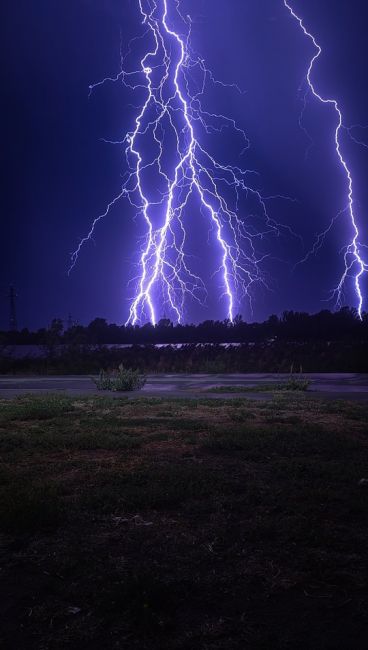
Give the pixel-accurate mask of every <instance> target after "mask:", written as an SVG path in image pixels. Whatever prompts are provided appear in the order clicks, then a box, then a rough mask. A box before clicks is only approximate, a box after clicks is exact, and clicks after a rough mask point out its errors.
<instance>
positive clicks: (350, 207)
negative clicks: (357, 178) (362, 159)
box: [283, 0, 368, 319]
mask: <svg viewBox="0 0 368 650" xmlns="http://www.w3.org/2000/svg"><path fill="white" fill-rule="evenodd" d="M283 2H284V5H285V7H286V8H287V9H288V11H289V12H290V14H291V16H292V17H293V19H294V20H296V21H297V23H298V24H299V26H300V28H301V30H302V32H303V33H304V35H305V36H306V37H307V38H308V39H309V40H310V41H311V42H312V43H313V46H314V48H315V54H314V56H313V57H312V59H311V61H310V63H309V66H308V71H307V75H306V80H307V84H308V87H309V89H310V91H311V93H312V95H313V96H314V97H315V98H316V99H317V100H318V101H319V102H320V103H322V104H324V105H328V106H332V108H333V109H334V111H335V114H336V118H337V125H336V129H335V137H334V143H335V150H336V154H337V158H338V161H339V164H340V165H341V167H342V169H343V172H344V174H345V177H346V184H347V203H346V208H345V209H343V210H342V211H341V212H340V213H339V214H338V215H337V216H336V217H335V218H334V219H332V220H331V223H330V225H329V226H328V228H327V229H326V230H325V231H324V232H323V233H321V234H320V235H318V238H317V240H316V242H315V244H314V246H313V249H312V251H311V252H310V253H308V255H307V256H306V257H305V260H306V259H308V257H309V256H310V255H311V254H314V253H315V252H316V251H318V250H319V248H320V247H321V245H322V243H323V240H324V238H325V236H326V235H327V233H328V232H329V231H330V229H331V228H332V226H333V224H334V222H335V221H336V218H337V217H338V216H340V215H341V214H344V213H345V212H347V213H348V215H349V220H350V224H351V229H352V238H351V241H350V242H349V243H348V244H347V245H346V246H345V247H344V249H343V250H344V255H343V257H344V271H343V273H342V276H341V278H340V281H339V283H338V285H337V287H336V288H335V289H334V291H333V294H334V295H335V296H336V299H337V305H341V299H342V294H343V291H344V287H345V284H346V281H347V279H348V278H349V277H351V276H352V277H353V281H354V287H355V293H356V297H357V311H358V314H359V318H360V319H362V311H363V294H362V288H361V280H362V276H363V275H364V273H366V272H367V270H368V264H367V263H366V262H365V261H364V259H363V257H362V253H361V248H362V247H363V248H364V245H362V244H361V243H360V242H359V228H358V221H357V217H356V212H355V202H354V183H353V176H352V172H351V169H350V167H349V165H348V163H347V160H346V158H345V157H344V154H343V152H342V145H341V135H342V132H343V131H344V130H345V129H346V127H345V126H344V120H343V114H342V111H341V109H340V106H339V103H338V101H337V100H336V99H330V98H326V97H323V96H322V95H321V94H320V93H319V92H318V91H317V89H316V87H315V85H314V83H313V81H312V75H313V70H314V67H315V64H316V63H317V61H318V59H319V58H320V56H321V54H322V48H321V46H320V45H319V43H318V42H317V40H316V38H315V37H314V36H313V34H311V33H310V32H309V31H308V30H307V28H306V27H305V24H304V21H303V19H302V18H301V17H300V16H299V15H298V14H297V13H296V12H295V11H294V9H293V8H292V6H291V5H290V3H289V0H283ZM304 101H305V100H304ZM304 108H305V104H304ZM351 128H352V127H351ZM347 130H348V131H349V129H347ZM350 131H351V129H350ZM350 135H351V132H350ZM305 260H304V261H305Z"/></svg>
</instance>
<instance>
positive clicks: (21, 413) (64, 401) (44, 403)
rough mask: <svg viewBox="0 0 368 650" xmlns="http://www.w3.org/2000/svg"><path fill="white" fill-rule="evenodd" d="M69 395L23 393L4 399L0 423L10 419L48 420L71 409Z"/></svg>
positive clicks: (71, 404)
mask: <svg viewBox="0 0 368 650" xmlns="http://www.w3.org/2000/svg"><path fill="white" fill-rule="evenodd" d="M73 409H74V406H73V400H72V398H70V397H66V396H64V395H59V394H55V393H50V394H44V395H39V396H38V395H33V394H31V393H30V394H29V395H24V396H22V397H16V398H15V399H14V400H9V401H5V402H3V404H2V407H1V409H0V425H1V423H3V422H4V423H5V422H9V421H12V420H23V421H25V420H49V419H52V418H55V417H57V416H58V415H63V414H65V413H69V412H70V411H73Z"/></svg>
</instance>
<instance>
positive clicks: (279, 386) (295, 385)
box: [206, 378, 310, 394]
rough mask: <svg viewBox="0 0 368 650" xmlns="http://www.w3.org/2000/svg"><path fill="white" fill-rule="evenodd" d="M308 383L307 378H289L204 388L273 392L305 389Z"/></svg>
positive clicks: (222, 390)
mask: <svg viewBox="0 0 368 650" xmlns="http://www.w3.org/2000/svg"><path fill="white" fill-rule="evenodd" d="M309 385H310V381H309V380H308V379H295V378H290V379H288V380H287V381H282V382H277V383H276V382H275V383H272V384H258V385H256V386H244V385H240V386H232V385H229V386H214V387H213V388H208V389H206V393H229V394H230V393H274V392H282V391H303V392H304V391H306V390H308V387H309Z"/></svg>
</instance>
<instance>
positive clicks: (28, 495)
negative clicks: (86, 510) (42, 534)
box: [0, 482, 64, 534]
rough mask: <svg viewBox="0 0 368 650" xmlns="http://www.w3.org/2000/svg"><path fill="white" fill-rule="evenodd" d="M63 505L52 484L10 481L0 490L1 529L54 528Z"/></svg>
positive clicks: (58, 522) (61, 513)
mask: <svg viewBox="0 0 368 650" xmlns="http://www.w3.org/2000/svg"><path fill="white" fill-rule="evenodd" d="M63 515H64V507H63V504H62V501H61V498H60V496H59V493H58V491H57V489H56V488H55V486H54V485H53V484H51V483H45V484H32V483H28V484H26V483H24V484H23V483H22V482H20V483H17V482H14V483H11V484H10V485H7V486H6V487H3V488H2V489H1V490H0V529H1V530H2V531H5V532H12V533H18V534H19V533H29V532H33V533H34V532H35V531H40V530H47V529H53V528H55V527H57V526H58V525H59V524H60V523H61V521H62V518H63Z"/></svg>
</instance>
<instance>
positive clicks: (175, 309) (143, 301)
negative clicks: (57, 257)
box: [70, 0, 359, 324]
mask: <svg viewBox="0 0 368 650" xmlns="http://www.w3.org/2000/svg"><path fill="white" fill-rule="evenodd" d="M137 1H138V6H139V10H140V14H141V20H142V25H143V28H144V33H143V35H142V36H141V37H138V38H137V39H134V41H136V40H138V39H141V40H142V42H143V43H146V44H147V49H146V51H145V54H144V56H143V57H142V58H141V60H140V66H139V68H138V69H137V70H132V71H127V70H126V69H125V68H126V65H125V63H126V57H124V56H122V57H121V69H120V71H119V73H118V74H117V75H116V77H107V78H105V79H103V80H102V81H100V82H99V83H97V84H94V85H92V86H91V87H90V92H92V91H93V90H95V88H96V87H97V86H101V85H103V84H104V83H107V82H119V81H120V82H122V83H123V84H124V86H125V87H127V88H129V89H130V90H132V91H136V92H137V93H139V95H140V96H142V95H144V99H143V101H142V103H141V105H140V108H139V109H138V113H137V116H136V118H135V122H134V126H133V128H132V129H131V130H130V131H129V132H128V133H127V134H126V136H125V137H124V138H123V139H122V140H121V142H118V143H117V144H122V145H124V147H125V154H126V160H127V165H128V172H127V174H126V176H125V178H124V182H123V186H122V188H121V191H120V192H119V194H118V195H117V196H116V197H115V198H114V199H113V200H112V201H111V202H110V203H109V204H108V206H107V208H106V210H105V211H104V213H103V214H101V215H99V216H98V217H97V218H96V219H95V220H94V221H93V223H92V225H91V228H90V230H89V232H88V234H87V235H86V237H84V238H83V239H82V240H81V242H80V244H79V246H78V248H77V249H76V251H75V252H74V253H73V254H72V257H71V267H70V270H71V269H72V268H73V267H74V266H75V264H76V262H77V260H78V257H79V254H80V252H81V249H82V247H83V246H84V244H85V243H86V242H87V241H89V240H90V239H91V238H92V236H93V234H94V231H95V228H96V226H97V224H98V223H99V221H101V220H102V219H103V218H104V217H106V216H107V215H108V214H109V212H110V210H111V208H112V207H113V206H114V205H115V204H116V203H117V202H118V201H119V200H120V199H122V198H123V197H125V198H127V199H128V200H129V201H130V203H131V204H132V205H133V206H134V207H135V208H136V209H137V211H138V214H140V215H141V217H142V219H143V222H144V224H145V228H146V235H145V239H144V243H143V245H142V248H141V251H140V257H139V262H138V269H139V270H138V273H137V277H136V279H135V285H136V289H135V294H134V298H133V300H132V302H131V305H130V310H129V316H128V319H127V323H131V324H136V323H138V322H141V321H143V320H147V319H148V320H149V321H151V322H152V323H153V324H155V323H156V322H157V320H158V316H159V312H160V311H162V310H163V308H164V306H165V309H166V308H167V309H168V310H169V312H170V316H171V317H172V318H173V319H174V320H176V321H178V322H180V321H181V320H182V319H183V314H184V309H185V300H186V298H188V297H189V298H190V299H194V300H197V301H199V302H202V303H203V301H204V300H205V298H206V287H205V283H204V281H203V279H202V277H201V276H200V274H199V273H198V272H197V271H194V270H193V268H192V265H191V259H190V255H188V253H187V250H186V243H187V238H188V233H189V232H190V229H191V228H192V227H193V220H194V219H196V218H197V217H198V216H200V215H203V216H204V217H206V218H207V219H208V224H209V231H210V232H209V235H210V236H211V238H212V240H213V242H214V254H215V255H216V256H217V258H218V264H217V271H216V277H218V278H220V280H219V284H220V297H221V298H224V299H225V301H226V315H227V318H228V319H229V320H230V321H231V322H232V321H233V318H234V314H235V313H236V312H235V309H236V305H237V302H238V300H239V299H240V298H241V297H244V296H247V297H248V299H249V300H250V301H251V288H252V285H254V283H263V284H265V279H264V275H263V273H262V271H261V266H262V264H261V263H262V261H263V259H264V257H266V255H265V254H264V253H258V252H257V249H256V240H260V239H262V238H264V237H265V235H267V234H276V235H279V234H280V232H281V231H282V230H283V229H284V228H285V229H286V230H288V231H289V232H291V231H290V229H289V228H287V227H285V226H280V225H279V224H277V223H276V222H275V221H274V220H273V219H271V218H270V217H269V215H268V212H267V205H266V204H267V201H268V200H269V199H271V198H275V197H263V196H262V195H261V194H260V192H259V191H258V190H257V189H255V188H252V187H250V186H249V183H248V177H249V176H250V175H254V174H255V172H254V171H250V170H246V169H242V168H241V167H240V166H236V165H230V164H225V163H223V162H220V161H219V160H218V157H217V156H215V155H214V154H212V153H211V152H210V150H209V144H208V142H209V141H210V140H211V138H212V137H213V136H215V135H216V134H220V135H221V134H222V133H224V132H226V133H227V132H229V131H230V130H231V131H232V132H233V133H234V134H236V135H237V136H238V137H239V138H240V139H241V141H242V145H241V149H242V151H245V150H246V149H247V148H248V147H249V142H248V139H247V137H246V134H245V132H244V131H243V129H242V128H240V127H239V126H238V125H237V123H236V122H235V120H234V119H232V118H231V117H227V116H225V115H222V114H217V113H212V112H209V111H208V110H206V109H205V107H204V102H203V98H204V95H205V91H206V88H207V86H208V85H209V84H215V85H216V86H217V85H220V86H222V87H233V88H234V90H236V91H237V92H241V91H240V89H239V88H238V87H237V86H236V85H234V84H230V85H226V84H224V83H222V82H220V81H218V80H217V79H215V77H214V76H213V74H212V72H211V71H210V70H209V69H208V68H207V66H206V64H205V62H204V60H203V59H202V58H201V57H200V56H198V55H197V54H195V53H194V52H193V50H192V47H191V44H190V35H191V19H190V17H189V16H186V17H184V16H183V15H182V13H181V11H180V0H137ZM178 22H180V24H181V25H182V26H183V29H185V34H186V35H185V36H182V35H181V33H179V32H178V31H176V30H175V29H174V26H173V23H175V24H176V23H178ZM131 47H132V44H131V45H130V46H129V53H131ZM241 197H244V199H248V200H250V201H251V202H252V205H254V204H256V205H257V214H256V215H255V214H254V210H253V212H252V213H251V214H250V213H247V214H245V215H241V216H239V211H240V202H241ZM279 198H280V197H279ZM281 198H283V197H281ZM355 243H356V242H355V240H354V245H355ZM357 284H358V286H359V282H358V280H357Z"/></svg>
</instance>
